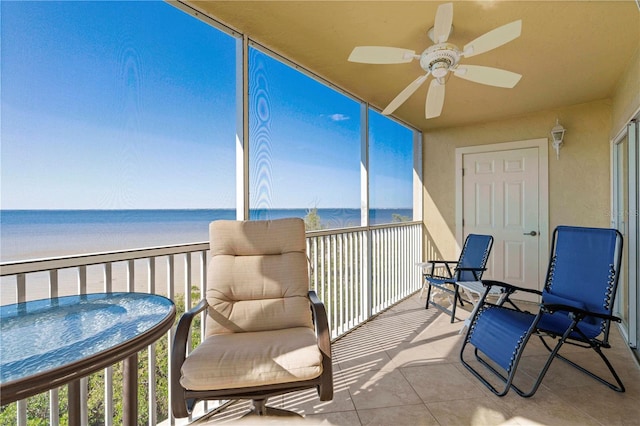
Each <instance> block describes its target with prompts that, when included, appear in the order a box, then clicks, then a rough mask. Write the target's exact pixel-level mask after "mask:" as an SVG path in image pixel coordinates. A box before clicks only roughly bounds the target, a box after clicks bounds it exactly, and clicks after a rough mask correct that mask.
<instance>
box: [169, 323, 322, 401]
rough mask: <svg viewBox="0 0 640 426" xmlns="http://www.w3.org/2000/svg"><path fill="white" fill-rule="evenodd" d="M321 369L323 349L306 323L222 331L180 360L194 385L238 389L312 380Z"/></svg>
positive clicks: (186, 382)
mask: <svg viewBox="0 0 640 426" xmlns="http://www.w3.org/2000/svg"><path fill="white" fill-rule="evenodd" d="M321 373H322V354H321V353H320V350H319V349H318V345H317V340H316V337H315V334H314V332H313V330H310V329H309V328H306V327H298V328H291V329H287V330H274V331H263V332H251V333H236V334H220V335H216V336H211V337H209V338H207V339H206V340H205V341H204V342H202V343H201V344H200V345H199V346H198V347H197V348H196V349H195V350H194V351H193V352H192V353H191V354H190V355H189V356H188V357H187V359H186V360H185V362H184V364H183V365H182V377H181V378H180V384H182V386H184V388H185V389H190V390H217V389H236V388H242V387H247V386H261V385H270V384H276V383H289V382H298V381H304V380H310V379H313V378H316V377H318V376H319V375H320V374H321Z"/></svg>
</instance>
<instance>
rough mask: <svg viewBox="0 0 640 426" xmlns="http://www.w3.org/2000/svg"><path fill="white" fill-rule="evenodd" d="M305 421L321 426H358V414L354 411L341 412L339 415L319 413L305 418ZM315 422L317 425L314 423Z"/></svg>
mask: <svg viewBox="0 0 640 426" xmlns="http://www.w3.org/2000/svg"><path fill="white" fill-rule="evenodd" d="M305 421H307V422H311V424H312V425H313V424H318V425H322V426H360V419H359V417H358V413H357V412H356V411H355V410H354V411H342V412H339V413H320V414H309V415H307V416H305ZM315 422H317V423H315Z"/></svg>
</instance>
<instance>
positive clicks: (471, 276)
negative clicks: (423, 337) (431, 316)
mask: <svg viewBox="0 0 640 426" xmlns="http://www.w3.org/2000/svg"><path fill="white" fill-rule="evenodd" d="M492 246H493V237H492V236H491V235H479V234H469V235H467V238H466V239H465V242H464V246H463V247H462V252H461V253H460V258H459V259H458V260H457V261H452V260H448V261H447V260H429V261H428V262H425V263H421V264H419V265H420V266H422V267H423V269H425V270H426V271H425V273H424V274H423V276H424V285H427V286H428V290H427V302H426V304H425V309H428V308H429V306H430V305H431V306H435V307H436V308H438V309H440V310H442V311H444V312H447V313H448V314H450V315H451V322H453V321H454V319H455V316H456V306H457V304H458V303H460V305H461V306H464V305H463V302H462V298H461V296H460V289H459V286H458V283H459V282H473V281H479V280H480V279H481V278H482V274H483V273H484V271H485V270H486V265H487V260H488V259H489V254H490V253H491V247H492ZM452 267H453V271H452ZM437 269H442V270H443V272H442V274H440V275H438V274H436V271H437ZM432 287H435V288H437V289H438V290H440V291H443V292H446V293H449V294H452V295H453V300H452V302H451V307H450V308H449V309H447V308H446V307H445V306H442V305H440V304H439V303H437V302H435V301H434V300H433V299H432V297H431V296H432V294H431V289H432Z"/></svg>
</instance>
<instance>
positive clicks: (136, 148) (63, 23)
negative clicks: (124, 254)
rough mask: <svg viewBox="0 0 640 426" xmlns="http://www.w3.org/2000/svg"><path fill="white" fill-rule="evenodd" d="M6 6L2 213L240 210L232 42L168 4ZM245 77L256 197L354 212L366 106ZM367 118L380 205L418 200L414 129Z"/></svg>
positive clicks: (375, 200) (319, 89)
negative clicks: (411, 145) (410, 143)
mask: <svg viewBox="0 0 640 426" xmlns="http://www.w3.org/2000/svg"><path fill="white" fill-rule="evenodd" d="M0 5H1V6H0V7H1V8H2V10H1V19H2V22H1V24H2V25H1V31H2V52H1V54H2V65H1V66H2V77H1V78H2V88H1V89H2V96H1V107H2V111H1V113H2V129H1V137H2V147H1V155H2V157H1V164H2V172H1V181H0V184H1V190H2V191H1V202H2V204H1V205H2V208H3V209H38V208H46V209H125V208H126V209H130V208H133V209H136V208H233V207H234V206H235V111H236V103H235V102H236V101H235V41H234V39H233V38H232V37H230V36H229V35H227V34H224V33H222V32H220V31H218V30H215V29H213V28H212V27H211V26H209V25H207V24H205V23H203V22H200V21H198V20H197V19H195V18H193V17H192V16H189V15H187V14H186V13H184V12H182V11H180V10H177V9H176V8H174V7H173V6H171V5H169V4H167V3H164V2H140V1H136V2H118V3H117V4H114V3H113V2H65V1H63V2H12V1H2V2H1V3H0ZM250 72H251V73H252V74H253V77H250V78H251V79H250V89H251V90H250V93H251V101H252V102H253V103H254V105H253V106H252V107H253V108H254V109H253V110H252V114H251V116H250V117H251V118H250V134H251V146H252V149H251V151H250V153H251V155H252V168H251V170H250V171H251V179H252V180H251V182H252V183H251V189H252V195H251V203H252V207H271V208H284V207H304V208H309V207H314V206H316V207H358V206H359V202H360V183H359V173H360V165H359V164H360V145H359V143H360V133H359V132H360V118H359V113H360V112H359V111H360V110H359V104H358V103H357V102H355V101H353V100H351V99H349V98H347V97H346V96H343V95H340V94H338V93H337V92H335V91H333V90H331V89H329V88H327V87H325V86H323V85H321V84H319V83H318V82H316V81H314V80H312V79H310V78H308V77H306V76H304V75H302V74H300V73H299V72H297V71H295V70H293V69H291V68H289V67H288V66H286V65H284V64H282V63H280V62H278V61H276V60H274V59H272V58H270V57H268V56H267V55H265V54H263V53H260V52H258V51H253V52H252V66H251V69H250ZM259 77H260V78H259ZM371 123H372V132H371V145H372V147H373V150H372V152H371V163H372V164H371V167H372V168H373V170H372V171H373V172H375V173H372V176H373V178H372V183H371V197H372V206H374V207H410V206H411V191H410V190H411V182H410V177H411V170H410V168H411V164H412V162H411V159H410V158H407V157H408V154H410V152H409V153H407V149H406V144H405V146H404V148H398V147H397V146H396V144H395V142H394V141H397V140H398V136H399V137H400V138H402V139H403V140H405V141H406V140H407V135H409V140H410V132H409V131H408V130H407V129H405V128H403V127H401V126H398V125H395V124H394V123H392V122H390V121H389V120H387V119H385V118H382V117H380V118H378V117H376V114H373V116H372V117H371ZM403 132H404V133H403ZM407 132H408V133H407ZM390 160H392V161H390ZM407 167H408V169H407ZM310 188H312V189H310Z"/></svg>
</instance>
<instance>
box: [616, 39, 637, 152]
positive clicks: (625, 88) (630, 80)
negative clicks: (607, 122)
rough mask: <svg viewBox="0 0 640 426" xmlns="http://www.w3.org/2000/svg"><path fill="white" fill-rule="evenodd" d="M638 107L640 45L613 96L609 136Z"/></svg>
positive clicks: (629, 117) (624, 123)
mask: <svg viewBox="0 0 640 426" xmlns="http://www.w3.org/2000/svg"><path fill="white" fill-rule="evenodd" d="M638 108H640V47H639V48H638V49H637V50H636V53H635V55H634V56H633V57H632V58H631V60H630V61H629V64H628V65H627V67H626V68H625V72H624V73H623V74H622V77H621V78H620V80H619V81H618V84H617V85H616V90H615V93H614V96H613V110H612V120H611V121H612V127H611V138H612V139H613V138H614V137H615V136H616V135H617V134H618V132H620V130H622V129H623V128H624V126H626V124H627V123H628V121H629V120H630V119H631V118H632V117H631V116H632V115H633V114H635V113H636V112H637V111H638Z"/></svg>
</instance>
